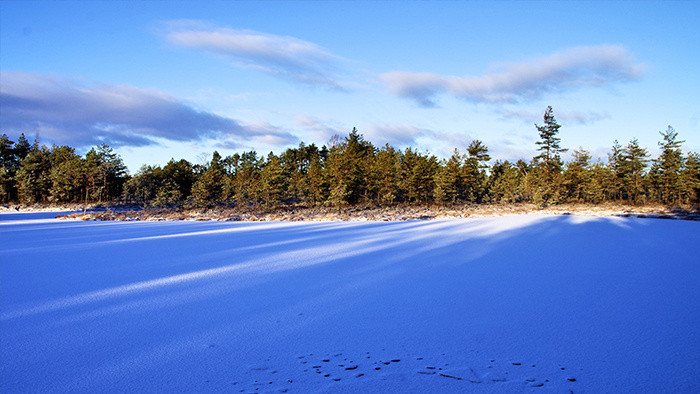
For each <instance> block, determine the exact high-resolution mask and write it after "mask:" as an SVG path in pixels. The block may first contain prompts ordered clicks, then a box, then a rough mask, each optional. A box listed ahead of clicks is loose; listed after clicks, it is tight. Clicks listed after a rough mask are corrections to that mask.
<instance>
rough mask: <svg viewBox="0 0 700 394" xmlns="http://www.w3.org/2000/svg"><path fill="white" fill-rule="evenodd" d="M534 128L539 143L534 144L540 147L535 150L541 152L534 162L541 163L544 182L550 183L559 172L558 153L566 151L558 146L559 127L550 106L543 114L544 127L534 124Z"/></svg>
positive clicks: (560, 164) (560, 162)
mask: <svg viewBox="0 0 700 394" xmlns="http://www.w3.org/2000/svg"><path fill="white" fill-rule="evenodd" d="M535 127H536V128H537V131H539V133H540V141H537V142H536V144H537V145H539V146H540V147H539V148H537V150H538V151H540V152H542V153H540V154H539V155H537V156H535V160H537V161H540V162H542V163H543V165H544V168H545V176H546V180H547V181H551V180H552V178H553V177H554V176H555V174H556V173H558V172H559V171H560V170H561V166H562V161H561V157H560V156H559V153H562V152H566V151H567V149H563V148H561V147H560V146H559V142H560V138H559V137H557V134H559V128H560V127H561V126H560V125H559V124H558V123H557V121H556V119H554V111H553V110H552V107H551V106H549V107H547V110H546V111H545V112H544V125H543V126H538V125H537V124H535Z"/></svg>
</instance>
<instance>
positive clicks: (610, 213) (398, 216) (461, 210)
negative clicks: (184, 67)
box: [0, 203, 700, 222]
mask: <svg viewBox="0 0 700 394" xmlns="http://www.w3.org/2000/svg"><path fill="white" fill-rule="evenodd" d="M76 211H81V212H77V213H76ZM13 212H14V213H29V212H58V213H59V214H57V215H56V218H57V219H64V220H65V219H67V220H98V221H182V220H189V221H319V222H328V221H406V220H439V219H465V218H478V217H495V216H516V215H553V216H566V215H578V216H598V217H639V218H660V219H681V220H700V210H698V209H697V208H695V209H685V208H675V207H667V206H663V205H659V204H653V205H652V204H649V205H640V206H636V205H629V204H614V203H605V204H599V205H594V204H559V205H551V206H548V207H538V206H536V205H534V204H527V203H523V204H507V205H500V204H483V205H460V206H427V205H426V206H409V205H405V206H402V205H399V206H392V207H367V206H348V207H340V208H328V207H306V206H281V207H276V208H261V207H243V208H241V207H214V208H139V207H135V206H124V205H100V204H95V205H92V206H85V205H77V204H76V205H62V206H49V205H41V206H39V205H37V206H32V207H20V206H0V213H3V214H4V213H13ZM60 212H66V214H61V213H60ZM67 212H73V213H67Z"/></svg>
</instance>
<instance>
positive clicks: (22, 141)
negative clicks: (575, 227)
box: [0, 107, 700, 208]
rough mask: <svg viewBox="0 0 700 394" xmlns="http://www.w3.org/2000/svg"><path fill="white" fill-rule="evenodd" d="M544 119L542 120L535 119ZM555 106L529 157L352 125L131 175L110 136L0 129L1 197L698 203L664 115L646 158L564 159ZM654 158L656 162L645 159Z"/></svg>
mask: <svg viewBox="0 0 700 394" xmlns="http://www.w3.org/2000/svg"><path fill="white" fill-rule="evenodd" d="M536 126H537V125H536ZM560 128H561V126H560V125H559V124H557V122H556V120H555V118H554V113H553V110H552V108H551V107H548V108H547V110H546V111H545V115H544V125H543V126H537V130H538V132H539V137H540V140H539V141H538V142H537V145H538V151H539V154H538V155H537V156H536V157H534V158H532V160H531V161H530V162H526V161H524V160H518V161H517V162H516V163H511V162H508V161H503V162H502V161H496V162H494V163H493V164H492V165H489V162H490V160H491V157H490V155H489V151H488V148H487V146H486V145H485V144H484V143H483V142H481V141H478V140H474V141H471V142H469V143H468V144H466V143H465V146H464V147H462V148H463V149H464V152H466V153H465V154H463V153H461V152H460V150H459V149H455V150H454V152H453V154H452V155H451V156H450V157H449V158H447V159H442V160H439V159H438V158H437V157H436V156H434V155H432V154H430V153H429V152H420V151H418V150H415V149H413V148H406V149H405V150H397V149H395V148H394V147H391V146H389V145H388V144H387V145H384V146H383V147H381V148H377V147H375V146H374V145H373V144H372V143H371V142H369V141H367V140H366V139H365V138H364V136H363V135H362V134H361V133H360V132H359V131H358V130H357V129H355V128H353V130H352V131H351V132H350V133H349V134H348V136H346V137H344V138H343V137H334V138H333V139H332V140H331V142H330V146H329V147H326V146H322V147H320V148H319V147H317V146H316V145H314V144H311V145H306V144H304V143H301V144H299V146H298V147H296V148H290V149H287V150H286V151H284V152H283V153H281V154H280V155H276V154H274V153H272V152H271V153H270V154H268V155H267V156H266V157H261V156H259V155H258V154H257V153H256V152H255V151H249V152H242V153H235V154H233V155H231V156H227V157H221V155H220V154H219V153H218V152H214V153H213V155H212V158H211V160H210V161H209V162H208V163H206V164H201V165H198V164H194V165H193V164H191V163H189V162H188V161H186V160H178V161H176V160H175V159H172V160H170V161H169V162H168V163H167V164H166V165H165V166H163V167H160V166H143V167H142V168H141V169H139V171H138V172H137V173H136V174H135V175H134V176H133V177H130V176H129V175H128V174H127V173H126V167H125V166H124V163H123V161H122V159H121V157H119V155H118V154H117V153H116V152H115V151H114V150H113V149H112V148H110V147H109V146H107V145H101V146H97V147H94V148H92V149H90V150H89V151H88V152H87V153H86V154H85V156H80V155H78V154H76V152H75V150H74V149H73V148H71V147H67V146H53V147H51V148H49V147H46V146H41V145H39V143H38V142H35V143H34V144H33V145H30V144H29V142H28V141H27V139H26V138H25V137H24V135H21V136H19V138H18V139H17V141H16V142H13V141H11V140H10V139H9V137H8V136H7V135H4V134H3V135H0V199H1V200H2V202H4V203H7V202H21V203H26V204H32V203H48V202H52V203H95V202H107V201H121V202H126V203H137V204H142V205H143V206H153V207H180V206H190V207H213V206H218V205H238V206H264V207H268V208H272V207H276V206H280V205H284V204H302V205H306V206H333V207H340V206H346V205H357V204H362V205H374V206H391V205H395V204H443V205H454V204H478V203H485V202H491V203H515V202H532V203H536V204H553V203H558V202H568V201H571V202H586V203H600V202H604V201H625V202H629V203H635V204H643V203H645V202H661V203H666V204H673V205H678V204H699V203H700V155H698V153H693V152H688V153H687V154H685V155H684V154H683V152H682V149H681V146H682V143H683V141H679V140H678V134H677V133H676V131H675V130H674V129H673V128H672V127H671V126H669V127H668V128H667V130H666V131H664V132H661V137H662V138H661V139H662V140H661V142H659V146H660V148H661V153H660V155H659V156H658V157H657V158H655V159H653V160H651V159H650V155H649V152H648V151H647V149H646V148H644V147H641V146H640V145H639V141H638V140H637V139H632V140H631V141H630V142H629V143H628V144H627V145H626V146H624V147H623V146H622V145H620V143H619V142H618V141H617V140H615V141H614V142H613V145H612V148H611V151H610V153H609V155H608V158H607V162H602V161H597V162H593V160H592V156H591V154H590V152H589V151H586V150H585V149H583V148H579V149H576V150H574V151H573V152H572V160H571V161H569V162H568V163H564V162H563V161H562V159H561V156H560V154H561V153H562V152H564V151H565V149H562V148H561V147H560V139H559V137H558V133H559V129H560ZM650 163H651V166H650Z"/></svg>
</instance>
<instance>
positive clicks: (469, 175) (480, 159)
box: [463, 140, 491, 203]
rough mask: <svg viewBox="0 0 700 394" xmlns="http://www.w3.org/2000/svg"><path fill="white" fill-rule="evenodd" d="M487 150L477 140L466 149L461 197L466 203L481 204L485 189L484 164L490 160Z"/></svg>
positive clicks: (485, 166)
mask: <svg viewBox="0 0 700 394" xmlns="http://www.w3.org/2000/svg"><path fill="white" fill-rule="evenodd" d="M488 151H489V150H488V148H487V147H486V145H484V144H483V143H482V142H481V141H479V140H474V141H472V142H471V143H470V144H469V147H468V148H467V153H468V155H469V156H468V157H467V159H466V163H465V165H464V171H465V173H464V192H463V197H464V199H465V200H466V201H468V202H472V203H475V202H481V201H482V200H483V195H484V192H485V188H486V180H487V177H486V172H485V169H486V168H488V166H487V165H486V162H487V161H489V160H491V156H489V154H488Z"/></svg>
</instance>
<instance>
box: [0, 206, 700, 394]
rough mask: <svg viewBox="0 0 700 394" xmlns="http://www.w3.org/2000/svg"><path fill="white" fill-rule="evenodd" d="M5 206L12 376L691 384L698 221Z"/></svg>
mask: <svg viewBox="0 0 700 394" xmlns="http://www.w3.org/2000/svg"><path fill="white" fill-rule="evenodd" d="M51 217H53V215H51V214H47V213H31V214H30V213H24V214H3V215H0V306H1V309H0V363H1V366H2V368H1V371H0V391H1V392H3V393H13V392H65V391H75V392H124V391H132V392H173V391H181V392H182V391H185V392H195V391H196V392H209V391H226V392H279V391H285V390H287V391H289V392H332V393H338V392H518V391H526V392H528V391H538V392H539V391H544V392H563V393H568V392H569V390H571V391H573V392H575V393H577V392H698V391H700V374H699V373H698V365H700V337H699V334H698V331H699V330H700V298H699V293H700V242H699V241H700V223H699V222H688V221H678V220H659V219H635V218H602V217H579V216H512V217H498V218H479V219H471V220H445V221H409V222H364V223H357V222H353V223H347V222H339V223H307V222H296V223H284V222H277V223H250V222H157V223H154V222H81V221H58V220H54V219H51Z"/></svg>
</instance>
